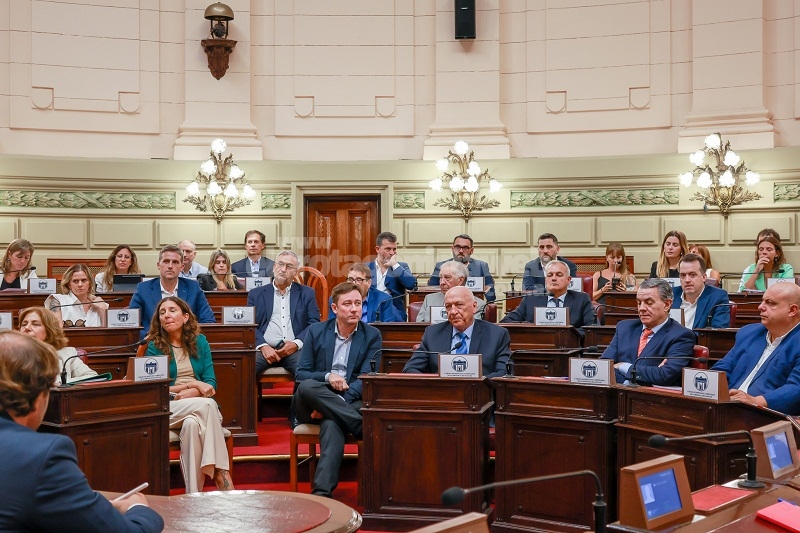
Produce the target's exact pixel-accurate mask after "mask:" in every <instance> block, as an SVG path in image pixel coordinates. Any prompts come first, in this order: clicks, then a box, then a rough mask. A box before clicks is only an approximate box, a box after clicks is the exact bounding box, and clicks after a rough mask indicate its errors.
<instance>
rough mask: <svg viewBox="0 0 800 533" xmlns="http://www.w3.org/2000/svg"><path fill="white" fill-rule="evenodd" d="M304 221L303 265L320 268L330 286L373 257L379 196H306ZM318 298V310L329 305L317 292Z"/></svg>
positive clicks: (378, 212) (377, 223)
mask: <svg viewBox="0 0 800 533" xmlns="http://www.w3.org/2000/svg"><path fill="white" fill-rule="evenodd" d="M305 224H306V227H305V243H306V245H305V250H304V252H305V257H306V265H307V266H310V267H314V268H316V269H317V270H319V271H320V272H322V273H323V274H324V275H325V277H326V278H327V280H328V285H329V287H331V289H333V287H335V286H336V284H338V283H341V282H342V281H344V280H345V279H346V278H347V269H348V268H349V267H350V265H352V264H353V263H368V262H369V261H372V260H373V259H374V258H375V237H377V235H378V233H380V231H381V230H380V196H374V195H373V196H333V197H332V196H325V197H315V196H307V197H306V199H305ZM317 300H318V301H317V303H318V304H319V307H320V310H322V309H323V308H327V307H328V302H322V301H319V300H320V295H317ZM323 315H324V313H323Z"/></svg>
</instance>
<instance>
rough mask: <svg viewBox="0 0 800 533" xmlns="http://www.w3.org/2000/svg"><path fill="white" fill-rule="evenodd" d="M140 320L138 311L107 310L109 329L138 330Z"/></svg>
mask: <svg viewBox="0 0 800 533" xmlns="http://www.w3.org/2000/svg"><path fill="white" fill-rule="evenodd" d="M140 320H141V318H140V317H139V310H138V309H109V310H108V314H107V315H106V325H107V326H108V327H109V328H138V327H139V326H140V325H141V324H140Z"/></svg>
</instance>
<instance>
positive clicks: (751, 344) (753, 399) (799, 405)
mask: <svg viewBox="0 0 800 533" xmlns="http://www.w3.org/2000/svg"><path fill="white" fill-rule="evenodd" d="M758 311H759V313H761V323H760V324H748V325H746V326H744V327H743V328H741V329H740V330H739V333H737V334H736V343H735V344H734V345H733V348H731V351H730V352H728V355H726V356H725V357H724V358H722V360H721V361H719V362H717V364H715V365H714V367H713V368H712V370H721V371H723V372H725V374H727V376H728V385H729V386H730V388H731V391H730V394H731V399H732V400H739V401H742V402H747V403H752V404H755V405H760V406H761V407H769V408H770V409H775V410H776V411H780V412H782V413H785V414H787V415H794V416H796V415H800V333H798V330H800V328H798V327H797V324H798V323H800V287H798V286H797V285H795V284H794V283H776V284H775V285H773V286H772V287H770V288H768V289H767V291H766V292H765V293H764V296H763V297H762V301H761V305H759V306H758Z"/></svg>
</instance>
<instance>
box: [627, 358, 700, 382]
mask: <svg viewBox="0 0 800 533" xmlns="http://www.w3.org/2000/svg"><path fill="white" fill-rule="evenodd" d="M654 359H655V360H658V361H681V360H688V361H697V362H698V363H703V364H707V363H708V358H707V357H691V356H677V357H670V356H668V355H663V356H659V355H652V356H648V357H638V358H637V359H636V361H634V362H633V365H632V366H631V379H630V383H629V384H628V385H626V386H627V387H638V386H639V384H638V383H637V382H636V365H637V364H639V361H648V360H649V361H652V360H654ZM659 366H661V365H659Z"/></svg>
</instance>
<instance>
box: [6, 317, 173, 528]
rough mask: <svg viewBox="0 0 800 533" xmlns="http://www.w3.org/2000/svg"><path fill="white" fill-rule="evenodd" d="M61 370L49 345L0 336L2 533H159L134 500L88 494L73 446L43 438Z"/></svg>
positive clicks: (149, 513)
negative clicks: (41, 430) (40, 429)
mask: <svg viewBox="0 0 800 533" xmlns="http://www.w3.org/2000/svg"><path fill="white" fill-rule="evenodd" d="M60 368H61V365H60V364H59V361H58V357H57V356H56V353H55V350H53V348H52V347H51V346H49V345H46V344H45V343H43V342H41V341H38V340H36V339H35V338H33V337H28V336H27V335H23V334H21V333H18V332H16V331H4V332H2V333H0V455H1V456H2V457H3V460H2V461H0V476H2V478H3V480H4V481H5V483H6V484H7V487H8V490H5V491H3V503H2V505H0V531H67V530H69V531H85V532H88V533H91V532H98V533H100V532H103V533H105V532H107V531H119V532H131V533H132V532H143V533H144V532H159V531H161V530H162V529H163V528H164V521H163V520H162V519H161V517H160V516H159V515H158V513H156V512H155V511H153V510H152V509H150V508H149V507H148V506H147V499H146V498H145V497H144V496H143V495H141V494H134V495H133V496H130V497H128V498H126V499H124V500H120V501H113V502H110V501H108V500H107V499H106V497H105V496H103V495H102V494H100V493H99V492H95V491H93V490H92V489H91V487H89V483H88V482H87V481H86V476H84V475H83V472H81V470H80V468H78V456H77V454H76V452H75V445H74V444H73V442H72V440H70V439H69V438H67V437H65V436H63V435H54V434H50V433H38V432H37V431H36V429H37V428H38V427H39V425H40V424H41V423H42V419H43V418H44V415H45V412H46V411H47V403H48V401H49V399H50V387H51V386H52V385H53V382H54V380H55V378H56V376H57V375H58V371H59V370H60Z"/></svg>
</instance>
